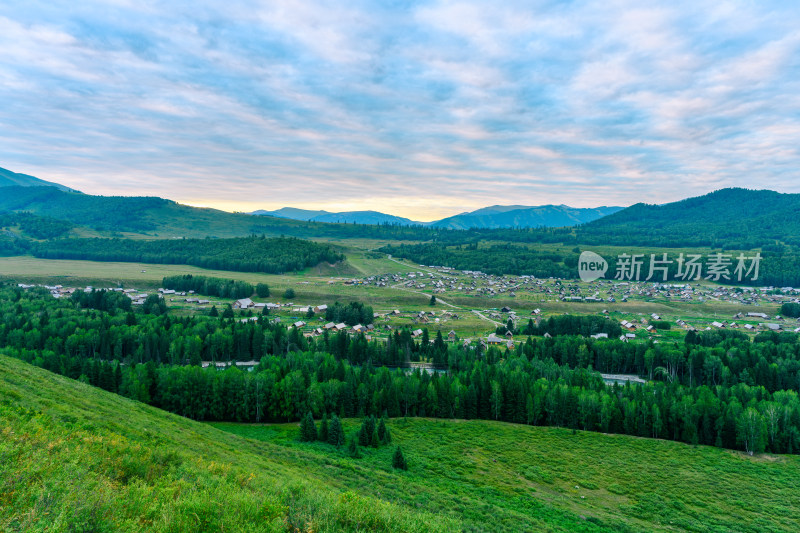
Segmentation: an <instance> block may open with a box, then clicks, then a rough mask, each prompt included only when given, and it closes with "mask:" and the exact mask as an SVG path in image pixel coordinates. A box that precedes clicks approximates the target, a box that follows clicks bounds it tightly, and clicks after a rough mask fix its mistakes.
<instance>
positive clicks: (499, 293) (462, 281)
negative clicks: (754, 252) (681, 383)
mask: <svg viewBox="0 0 800 533" xmlns="http://www.w3.org/2000/svg"><path fill="white" fill-rule="evenodd" d="M414 267H415V269H414V271H411V272H394V273H387V274H384V275H376V276H368V277H364V278H313V277H306V278H303V280H302V281H297V282H296V287H297V289H296V297H295V298H293V299H292V301H261V300H263V299H253V298H254V297H248V298H241V299H237V300H231V299H223V298H217V297H211V296H207V295H200V294H195V293H194V291H188V292H178V291H175V290H172V289H168V288H163V287H162V288H158V289H155V290H152V289H138V288H130V287H127V288H122V287H111V288H106V290H110V291H116V292H121V293H123V294H125V295H126V296H128V297H129V298H130V299H131V303H132V305H133V306H141V305H143V304H144V302H145V300H146V299H147V297H148V296H150V295H151V294H158V295H160V296H161V297H162V298H163V299H164V301H165V302H166V303H167V305H168V306H169V307H170V308H172V309H173V310H174V312H177V313H208V312H209V311H210V309H211V308H214V307H216V308H217V309H218V310H219V311H222V310H223V309H225V308H227V306H230V308H231V309H232V310H233V311H235V312H236V314H237V316H238V319H239V320H242V321H247V320H257V319H258V318H259V317H260V316H262V315H268V316H269V319H270V320H271V321H274V322H280V323H284V324H286V325H287V327H292V328H296V329H298V330H300V331H301V332H302V334H303V335H304V336H305V337H317V336H321V335H324V334H325V333H326V332H327V333H329V334H333V333H339V332H342V331H345V332H347V333H349V334H352V335H359V334H363V335H365V336H366V338H367V339H370V340H371V339H382V338H386V336H387V335H389V334H391V333H392V332H393V331H395V330H398V329H402V328H408V330H409V331H410V332H411V335H412V337H413V338H420V337H422V336H423V332H424V330H425V329H427V330H429V331H440V332H441V333H442V335H443V337H444V338H445V339H446V340H447V341H449V342H461V343H465V344H472V343H480V344H483V345H485V346H492V345H493V346H502V347H509V348H511V347H513V346H514V343H515V342H520V341H521V340H524V337H523V336H520V335H516V336H515V335H514V334H513V333H512V332H511V331H508V330H507V328H506V325H508V324H509V323H510V324H512V325H513V328H514V329H515V330H516V329H517V328H520V327H524V326H525V325H526V324H527V323H528V321H532V322H533V323H534V324H536V325H538V324H539V322H540V321H541V320H545V319H547V318H549V317H551V316H557V315H562V314H583V315H587V314H597V315H602V316H604V317H606V319H608V320H615V321H617V322H618V323H619V324H620V326H621V328H622V329H623V334H622V335H621V336H620V337H619V340H621V341H623V342H635V341H642V340H652V341H653V342H659V341H660V340H662V339H669V338H676V336H678V335H682V334H683V333H681V332H684V333H685V332H686V331H702V330H711V329H724V328H729V329H740V330H742V331H744V332H750V333H754V334H755V333H757V332H759V331H792V332H800V323H798V321H797V320H795V319H790V318H786V317H782V316H780V315H779V314H778V308H779V307H780V306H781V304H783V303H786V302H795V303H796V302H800V289H796V288H792V287H782V288H776V287H738V286H725V285H717V284H710V283H705V282H692V283H681V284H667V283H651V282H632V281H622V282H619V281H615V280H597V281H593V282H580V281H575V280H563V279H554V278H547V279H540V278H536V277H534V276H497V275H490V274H485V273H482V272H476V271H458V270H455V269H452V268H447V267H442V266H421V265H414ZM19 286H20V287H21V288H23V289H27V288H31V287H34V286H35V285H28V284H19ZM39 286H41V287H43V288H45V289H46V290H48V291H49V292H50V294H51V295H52V296H53V297H55V298H65V297H69V296H71V295H72V294H73V293H74V292H75V291H83V292H91V291H92V290H94V289H95V288H94V287H92V286H85V287H64V286H61V285H39ZM312 287H313V288H314V291H311V290H310V289H311V288H312ZM335 287H340V289H337V290H334V288H335ZM320 290H321V291H322V293H323V295H324V296H323V297H322V298H320V297H319V296H318V295H319V293H320ZM375 291H378V293H380V294H382V295H383V297H382V298H380V299H379V300H376V299H375V298H374V295H375V294H376V293H375ZM304 292H313V293H314V294H315V296H313V298H316V299H317V300H318V301H310V298H312V297H307V296H304ZM327 293H330V294H327ZM408 293H415V294H417V295H419V298H417V299H415V300H414V301H416V302H417V303H414V304H409V303H408V300H407V299H404V300H402V304H401V303H397V304H396V305H387V306H385V307H384V306H383V305H381V304H384V305H385V304H386V302H392V301H393V298H392V295H399V294H406V295H407V294H408ZM371 300H376V301H375V302H372V301H371ZM336 301H340V302H346V301H362V302H364V303H366V304H371V305H373V307H374V308H375V309H374V313H373V320H372V323H369V324H355V325H348V324H345V323H343V322H338V323H337V322H333V321H329V320H326V319H325V315H326V311H327V309H328V306H329V305H332V304H333V303H334V302H336ZM492 304H494V305H492ZM664 322H669V323H670V325H671V327H670V328H669V329H668V330H666V329H664V328H663V327H661V328H659V327H656V326H657V324H659V323H661V324H663V323H664ZM503 331H504V332H505V334H501V333H500V332H503ZM593 336H594V337H595V338H596V339H602V338H607V337H608V336H607V335H606V334H604V333H598V334H595V335H593ZM515 337H516V338H515Z"/></svg>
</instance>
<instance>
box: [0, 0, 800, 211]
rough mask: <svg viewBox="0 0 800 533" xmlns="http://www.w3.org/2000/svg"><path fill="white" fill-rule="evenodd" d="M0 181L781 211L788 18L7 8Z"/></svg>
mask: <svg viewBox="0 0 800 533" xmlns="http://www.w3.org/2000/svg"><path fill="white" fill-rule="evenodd" d="M0 167H4V168H7V169H9V170H13V171H16V172H24V173H28V174H33V175H35V176H38V177H40V178H43V179H48V180H52V181H58V182H60V183H63V184H65V185H69V186H71V187H74V188H76V189H79V190H82V191H84V192H87V193H93V194H106V195H108V194H119V195H157V196H162V197H167V198H171V199H174V200H178V201H180V202H183V203H189V204H193V205H208V206H213V207H219V208H223V209H227V210H252V209H257V208H278V207H282V206H285V205H291V206H295V207H307V208H323V209H328V210H355V209H377V210H382V211H385V212H390V213H394V214H398V215H403V216H408V217H410V218H414V219H417V220H431V219H435V218H440V217H442V216H446V215H450V214H454V213H456V212H461V211H464V210H468V209H472V208H477V207H482V206H486V205H492V204H524V205H540V204H546V203H556V204H560V203H565V204H569V205H573V206H580V207H588V206H595V205H629V204H631V203H635V202H638V201H646V202H650V203H661V202H666V201H672V200H676V199H681V198H685V197H687V196H693V195H699V194H704V193H706V192H709V191H711V190H714V189H717V188H721V187H727V186H740V187H750V188H770V189H775V190H779V191H784V192H800V172H799V169H800V4H797V3H796V2H791V1H785V0H783V1H778V2H770V1H747V2H721V1H719V0H710V1H705V0H691V1H687V2H682V1H679V0H678V1H676V0H672V1H668V2H661V3H659V2H642V1H624V0H623V1H616V0H610V1H604V2H582V1H574V2H564V1H551V2H547V1H526V2H515V1H510V0H504V1H503V2H488V1H486V2H414V1H405V0H395V1H382V2H377V1H374V2H359V1H358V0H349V1H340V2H324V1H321V2H315V1H303V0H288V1H283V0H274V1H271V0H270V1H262V2H255V1H251V2H244V1H238V0H227V1H225V2H220V1H216V2H204V1H202V0H194V1H192V2H180V1H176V0H165V1H149V0H109V1H106V2H94V1H91V0H81V1H78V2H76V1H75V0H70V1H65V2H62V1H59V0H45V1H38V0H24V1H23V0H11V1H10V2H8V1H6V2H2V3H0Z"/></svg>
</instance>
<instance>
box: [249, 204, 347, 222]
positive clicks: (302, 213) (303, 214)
mask: <svg viewBox="0 0 800 533" xmlns="http://www.w3.org/2000/svg"><path fill="white" fill-rule="evenodd" d="M250 214H251V215H259V216H270V217H278V218H291V219H292V220H312V219H313V218H314V217H318V216H321V215H330V214H332V213H331V212H330V211H314V210H311V209H298V208H296V207H281V208H280V209H277V210H275V211H265V210H263V209H259V210H258V211H253V212H252V213H250Z"/></svg>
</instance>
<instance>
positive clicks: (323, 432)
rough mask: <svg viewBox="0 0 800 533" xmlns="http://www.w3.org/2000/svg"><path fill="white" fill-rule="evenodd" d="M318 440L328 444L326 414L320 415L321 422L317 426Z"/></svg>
mask: <svg viewBox="0 0 800 533" xmlns="http://www.w3.org/2000/svg"><path fill="white" fill-rule="evenodd" d="M319 440H321V441H322V442H328V413H325V414H324V415H322V422H321V423H320V425H319Z"/></svg>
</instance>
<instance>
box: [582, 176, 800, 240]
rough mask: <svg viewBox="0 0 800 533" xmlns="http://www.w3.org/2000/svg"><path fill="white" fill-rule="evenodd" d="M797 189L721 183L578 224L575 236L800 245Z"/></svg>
mask: <svg viewBox="0 0 800 533" xmlns="http://www.w3.org/2000/svg"><path fill="white" fill-rule="evenodd" d="M798 215H800V194H781V193H777V192H774V191H763V190H761V191H755V190H748V189H721V190H718V191H715V192H712V193H709V194H706V195H704V196H698V197H696V198H688V199H686V200H681V201H680V202H672V203H668V204H664V205H647V204H636V205H634V206H631V207H629V208H627V209H623V210H622V211H619V212H617V213H614V214H612V215H608V216H606V217H603V218H601V219H598V220H595V221H594V222H590V223H588V224H585V225H584V226H581V227H580V228H578V229H577V231H576V234H577V237H578V242H580V243H592V244H616V245H621V246H625V245H629V246H635V245H641V246H666V247H676V246H677V247H680V246H711V247H724V248H727V249H743V250H749V249H752V248H759V247H762V246H765V245H770V244H774V243H775V242H776V241H782V242H784V243H786V244H791V245H795V246H797V245H800V217H799V216H798Z"/></svg>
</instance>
